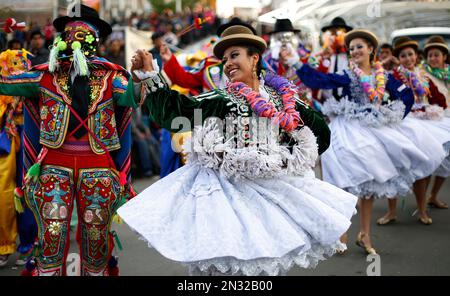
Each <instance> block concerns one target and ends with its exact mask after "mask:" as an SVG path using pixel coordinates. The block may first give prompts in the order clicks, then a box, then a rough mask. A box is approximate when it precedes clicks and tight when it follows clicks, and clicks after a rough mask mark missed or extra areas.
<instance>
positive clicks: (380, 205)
mask: <svg viewBox="0 0 450 296" xmlns="http://www.w3.org/2000/svg"><path fill="white" fill-rule="evenodd" d="M156 180H157V178H149V179H141V180H137V181H136V182H135V187H136V189H137V190H138V191H141V190H142V189H144V188H146V187H147V186H149V185H150V184H152V183H153V182H155V181H156ZM441 198H442V199H443V200H445V201H446V202H447V203H449V202H450V181H447V182H446V183H445V184H444V187H443V188H442V190H441ZM401 205H402V203H401V202H399V209H398V219H397V222H395V223H394V224H392V225H387V226H377V225H376V223H375V221H376V218H378V217H380V216H382V215H383V214H384V212H385V210H386V206H387V202H386V201H377V202H375V205H374V211H373V238H372V239H373V243H374V246H375V247H376V249H377V251H378V252H379V254H380V257H379V258H378V259H375V261H372V260H373V259H372V260H370V262H368V261H367V259H368V258H366V255H365V254H364V252H363V250H362V249H360V248H358V247H357V246H356V245H355V243H354V241H355V239H356V234H357V232H358V229H359V219H358V216H357V215H356V216H354V217H353V220H352V222H353V224H352V226H351V228H350V231H349V235H350V240H349V244H348V248H349V250H348V252H347V253H346V254H345V255H335V256H333V257H332V258H330V259H329V260H327V261H324V262H321V263H319V265H318V267H317V268H315V269H308V270H304V269H300V268H297V267H296V268H293V269H292V270H291V271H290V272H289V273H288V275H289V276H300V275H329V276H338V275H353V276H365V275H367V269H369V271H373V269H372V267H373V264H376V263H377V262H379V263H380V264H379V267H380V268H379V269H376V270H375V271H379V273H380V274H381V275H411V276H413V275H414V276H415V275H427V276H428V275H430V276H431V275H447V276H448V275H450V257H449V256H448V250H449V248H450V235H449V234H450V210H438V209H430V215H431V217H432V218H433V224H432V225H430V226H424V225H422V224H420V223H419V222H418V221H417V218H416V217H413V216H411V214H412V213H413V212H414V210H415V199H414V197H413V196H412V195H410V196H408V197H407V198H406V199H405V203H404V207H403V209H402V207H401ZM114 228H115V229H116V230H117V232H118V234H119V236H120V240H121V242H122V245H123V251H122V252H120V253H119V254H118V256H119V266H120V270H121V275H127V276H137V275H158V276H159V275H160V276H173V275H181V276H182V275H186V274H187V269H186V268H185V267H183V266H181V265H180V264H178V263H176V262H173V261H170V260H168V259H166V258H164V257H163V256H162V255H160V254H159V253H158V252H156V251H155V250H154V249H149V248H148V247H147V244H146V243H145V242H144V241H141V240H139V239H138V236H137V235H136V234H135V233H133V232H132V231H131V230H130V229H129V228H128V227H127V226H126V225H125V224H123V225H114ZM71 250H72V251H73V252H76V251H77V249H76V247H75V243H74V240H73V239H72V245H71ZM16 257H17V255H14V256H11V257H10V260H9V264H8V265H7V266H6V267H3V268H0V276H6V275H18V274H19V273H20V270H21V267H20V268H17V267H15V266H14V262H15V259H16ZM371 264H372V265H371Z"/></svg>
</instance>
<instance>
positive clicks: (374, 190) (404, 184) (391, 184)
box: [344, 172, 414, 199]
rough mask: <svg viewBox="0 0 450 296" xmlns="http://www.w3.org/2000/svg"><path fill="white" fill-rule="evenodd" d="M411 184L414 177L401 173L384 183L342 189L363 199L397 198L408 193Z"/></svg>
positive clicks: (369, 183) (368, 183) (372, 182)
mask: <svg viewBox="0 0 450 296" xmlns="http://www.w3.org/2000/svg"><path fill="white" fill-rule="evenodd" d="M413 183H414V177H413V176H412V174H411V173H408V172H403V173H402V174H400V176H398V177H395V178H393V179H391V180H388V181H387V182H384V183H380V182H376V181H369V182H365V183H362V184H360V185H358V186H355V187H348V188H344V190H345V191H348V192H350V193H352V194H354V195H356V196H358V197H359V198H364V199H368V198H372V197H373V198H375V199H385V198H397V197H401V196H406V195H407V194H408V193H410V192H411V187H412V184H413Z"/></svg>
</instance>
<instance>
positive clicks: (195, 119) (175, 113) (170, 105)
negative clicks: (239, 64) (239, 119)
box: [144, 81, 231, 132]
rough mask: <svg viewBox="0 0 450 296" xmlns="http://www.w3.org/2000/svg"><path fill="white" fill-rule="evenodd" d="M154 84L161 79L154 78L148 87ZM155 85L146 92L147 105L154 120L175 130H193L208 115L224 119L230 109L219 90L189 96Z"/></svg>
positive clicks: (227, 101)
mask: <svg viewBox="0 0 450 296" xmlns="http://www.w3.org/2000/svg"><path fill="white" fill-rule="evenodd" d="M147 83H148V82H147ZM155 83H158V82H155V81H153V82H151V86H147V87H149V88H151V87H154V85H155ZM155 88H156V89H155V90H154V91H150V92H149V93H148V94H147V96H146V99H145V102H144V104H145V105H146V106H147V107H148V109H149V111H150V114H151V117H152V119H153V120H154V121H155V122H156V123H157V124H158V125H159V126H161V127H163V128H165V129H168V130H171V131H172V132H178V131H188V130H192V129H193V128H194V125H197V124H202V123H203V121H205V120H206V119H207V118H208V117H218V118H222V119H223V118H225V116H226V115H227V114H228V113H229V112H230V108H231V107H230V105H228V104H227V103H229V100H227V99H226V98H225V97H224V96H223V95H222V94H221V93H220V92H219V91H217V90H215V91H212V92H210V93H206V94H202V95H200V96H197V97H187V96H185V95H182V94H180V93H178V92H177V91H174V90H170V89H169V88H165V87H162V88H161V87H159V88H158V87H155Z"/></svg>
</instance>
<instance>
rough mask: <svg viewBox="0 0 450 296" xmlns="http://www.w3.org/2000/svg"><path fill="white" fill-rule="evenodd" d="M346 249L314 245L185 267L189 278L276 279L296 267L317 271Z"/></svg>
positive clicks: (198, 262)
mask: <svg viewBox="0 0 450 296" xmlns="http://www.w3.org/2000/svg"><path fill="white" fill-rule="evenodd" d="M346 249H347V246H346V245H345V244H343V243H341V242H339V241H337V242H335V243H334V244H333V245H329V246H323V245H320V244H315V245H312V246H311V247H310V248H309V249H308V250H306V251H305V250H304V247H300V248H298V249H295V250H293V251H291V252H289V253H288V254H286V255H284V256H282V257H280V258H258V259H253V260H239V259H236V258H233V257H222V258H213V259H209V260H202V261H197V262H191V263H188V264H184V265H186V266H188V267H189V274H190V275H219V274H222V275H245V276H258V275H268V276H276V275H282V274H285V273H286V272H287V271H288V270H290V269H291V268H292V267H293V266H294V265H298V266H299V267H301V268H315V267H316V266H317V264H318V263H319V262H320V261H322V260H326V259H327V258H329V257H331V256H333V255H334V254H335V253H336V252H337V251H344V250H346Z"/></svg>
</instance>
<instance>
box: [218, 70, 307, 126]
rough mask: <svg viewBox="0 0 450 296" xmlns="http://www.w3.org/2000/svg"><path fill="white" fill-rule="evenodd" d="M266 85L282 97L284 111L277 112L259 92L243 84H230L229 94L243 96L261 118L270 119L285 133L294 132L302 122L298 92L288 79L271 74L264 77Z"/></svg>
mask: <svg viewBox="0 0 450 296" xmlns="http://www.w3.org/2000/svg"><path fill="white" fill-rule="evenodd" d="M264 84H265V85H267V86H269V87H271V88H273V89H274V90H275V91H276V92H277V93H278V94H279V95H280V96H281V99H282V102H283V110H282V111H277V109H276V108H275V106H274V104H273V103H272V102H270V101H266V100H265V99H264V98H263V97H262V96H261V94H260V93H259V92H256V91H254V90H253V89H252V88H251V87H249V86H248V85H246V84H245V83H243V82H234V83H230V84H229V85H228V87H227V92H229V93H237V94H239V95H242V96H243V97H244V98H245V99H246V100H247V102H248V104H249V105H250V107H251V108H252V110H253V111H254V112H255V113H256V114H257V115H258V116H259V117H266V118H270V119H272V121H273V122H274V123H275V124H278V125H280V127H281V128H282V129H284V130H285V131H287V132H290V131H293V130H294V129H295V128H296V127H297V126H298V124H299V123H300V122H301V118H300V114H299V113H298V111H297V110H296V109H295V103H296V99H295V95H296V94H297V92H296V90H295V88H294V85H293V84H292V83H290V82H289V81H288V80H287V79H286V78H284V77H281V76H278V75H274V74H272V73H270V72H268V73H267V74H266V75H265V76H264ZM302 124H303V123H302Z"/></svg>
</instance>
